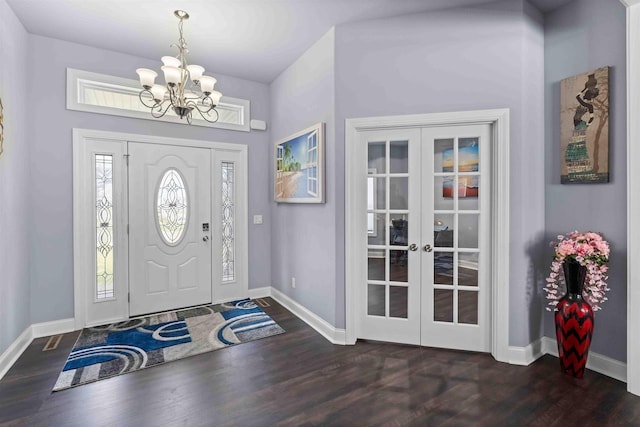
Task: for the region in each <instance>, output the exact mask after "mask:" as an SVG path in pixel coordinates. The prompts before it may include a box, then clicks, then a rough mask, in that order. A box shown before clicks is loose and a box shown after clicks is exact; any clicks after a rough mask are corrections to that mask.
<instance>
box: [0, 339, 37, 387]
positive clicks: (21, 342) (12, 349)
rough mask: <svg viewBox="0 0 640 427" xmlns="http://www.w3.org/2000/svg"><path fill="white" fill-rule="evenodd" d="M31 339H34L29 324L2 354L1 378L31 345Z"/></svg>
mask: <svg viewBox="0 0 640 427" xmlns="http://www.w3.org/2000/svg"><path fill="white" fill-rule="evenodd" d="M31 341H33V337H32V336H31V326H28V327H27V329H25V330H24V331H23V332H22V333H21V334H20V336H18V338H16V339H15V341H14V342H13V343H11V345H10V346H9V348H7V349H6V350H5V351H4V353H2V355H1V356H0V380H1V379H2V378H3V377H4V375H5V374H6V373H7V371H9V369H11V367H12V366H13V364H14V363H16V360H18V358H19V357H20V355H22V353H23V352H24V351H25V350H26V349H27V347H29V344H31Z"/></svg>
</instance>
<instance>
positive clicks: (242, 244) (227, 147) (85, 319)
mask: <svg viewBox="0 0 640 427" xmlns="http://www.w3.org/2000/svg"><path fill="white" fill-rule="evenodd" d="M128 142H143V143H150V144H163V145H175V146H185V147H198V148H208V149H213V150H216V151H215V152H217V153H219V152H227V153H229V155H230V157H232V158H233V161H236V162H237V166H238V168H237V171H236V177H237V179H236V186H237V187H236V190H237V191H236V195H237V200H238V203H237V204H238V206H237V209H236V211H235V218H236V224H237V228H236V230H235V231H236V235H235V243H236V246H235V253H236V257H237V258H236V259H237V263H236V269H237V274H238V279H237V282H238V283H239V284H240V285H239V286H240V287H242V291H243V292H244V294H245V296H248V295H249V290H248V280H249V266H248V260H249V245H248V236H249V222H248V216H249V213H248V205H249V203H248V202H249V200H248V194H249V192H248V179H247V176H248V147H247V146H246V145H244V144H230V143H225V142H210V141H201V140H193V139H182V138H180V139H178V138H168V137H161V136H152V135H137V134H129V133H120V132H108V131H98V130H91V129H73V252H74V262H73V274H74V276H73V289H74V321H75V329H76V330H78V329H82V328H84V327H86V326H95V325H98V324H105V323H110V322H115V321H120V320H126V319H128V318H129V303H128V301H127V294H128V291H129V283H128V281H129V280H128V274H127V270H128V253H127V248H128V247H129V244H128V235H127V233H126V231H125V230H126V226H127V220H126V218H128V216H129V215H128V204H127V200H128V197H127V194H126V193H127V192H126V189H127V188H128V185H127V170H126V168H125V167H121V166H117V170H118V171H117V172H116V173H117V174H118V176H115V177H114V178H115V179H119V180H120V184H119V185H122V186H123V187H124V189H121V191H120V194H115V193H114V212H115V214H116V215H118V216H119V217H120V218H119V219H118V218H116V222H114V226H115V227H116V230H115V233H117V234H116V235H117V236H118V237H119V238H120V239H119V240H120V242H118V241H117V239H116V242H115V244H116V247H115V248H114V250H118V249H119V250H120V255H119V256H118V258H117V261H116V262H120V265H121V266H120V267H118V266H117V265H116V269H119V270H120V273H117V272H116V274H119V276H118V277H119V279H120V281H125V283H126V292H124V290H123V289H120V290H119V291H118V290H116V298H115V300H112V301H111V302H112V303H114V304H115V305H117V307H114V308H113V310H109V312H110V314H109V315H101V316H99V317H96V316H92V315H91V313H89V310H90V309H92V307H93V304H92V302H91V301H93V298H90V296H89V295H88V294H87V289H88V287H89V285H88V283H95V265H94V264H95V243H94V240H95V219H94V217H93V206H94V204H95V200H94V196H93V194H94V187H95V183H94V182H92V180H91V179H90V177H93V174H94V171H93V169H92V168H91V165H92V160H93V159H92V154H93V153H94V152H96V151H97V152H100V153H102V152H103V151H104V150H100V149H98V150H96V149H95V147H96V146H101V145H102V146H104V145H105V144H106V145H109V144H110V145H111V146H112V147H113V148H114V149H113V150H111V152H110V153H112V154H113V155H114V167H116V166H115V163H116V162H117V163H118V164H119V165H124V163H125V159H124V157H121V156H122V155H123V153H126V144H127V143H128ZM212 156H213V154H212ZM218 157H219V156H218ZM218 157H217V158H218ZM212 167H213V165H212ZM215 182H216V181H215V180H214V181H213V183H212V184H215ZM215 192H216V188H215V185H212V195H213V194H215ZM213 200H215V198H213V197H212V203H213ZM213 208H215V206H214V207H213ZM213 225H214V224H212V226H213ZM117 228H119V230H118V229H117ZM213 230H215V227H213ZM215 253H217V251H212V257H213V256H214V254H215ZM214 262H217V261H216V260H214V259H213V258H212V263H214ZM123 263H125V268H123V267H122V264H123ZM212 265H213V264H212ZM219 270H220V269H216V268H213V270H212V271H213V272H214V273H215V272H216V271H219ZM214 283H215V278H213V279H212V294H213V299H214V301H213V302H214V303H217V302H223V301H221V300H217V299H216V296H215V293H213V292H214V289H215V288H214ZM116 286H117V283H116ZM123 298H124V300H123ZM116 300H117V301H116ZM97 304H102V303H97Z"/></svg>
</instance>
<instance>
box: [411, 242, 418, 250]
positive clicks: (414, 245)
mask: <svg viewBox="0 0 640 427" xmlns="http://www.w3.org/2000/svg"><path fill="white" fill-rule="evenodd" d="M409 250H410V251H417V250H418V245H416V244H415V243H412V244H411V246H409Z"/></svg>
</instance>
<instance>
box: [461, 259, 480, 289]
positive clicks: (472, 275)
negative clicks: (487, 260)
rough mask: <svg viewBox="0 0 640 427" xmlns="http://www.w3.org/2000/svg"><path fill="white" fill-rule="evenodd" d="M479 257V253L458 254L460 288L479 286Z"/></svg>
mask: <svg viewBox="0 0 640 427" xmlns="http://www.w3.org/2000/svg"><path fill="white" fill-rule="evenodd" d="M478 256H479V254H478V253H477V252H471V253H465V252H460V253H458V285H459V286H478Z"/></svg>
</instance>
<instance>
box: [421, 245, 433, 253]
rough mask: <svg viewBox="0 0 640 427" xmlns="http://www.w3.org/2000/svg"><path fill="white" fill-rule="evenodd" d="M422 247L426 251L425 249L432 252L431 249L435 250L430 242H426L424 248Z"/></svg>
mask: <svg viewBox="0 0 640 427" xmlns="http://www.w3.org/2000/svg"><path fill="white" fill-rule="evenodd" d="M422 249H424V251H425V252H431V251H433V248H432V247H431V245H430V244H426V245H424V248H422Z"/></svg>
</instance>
